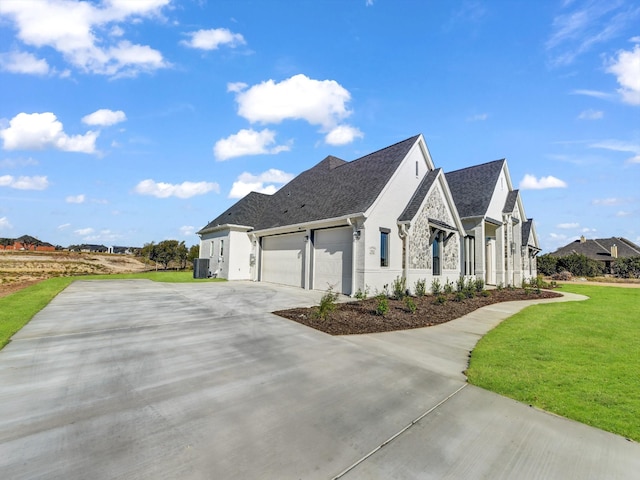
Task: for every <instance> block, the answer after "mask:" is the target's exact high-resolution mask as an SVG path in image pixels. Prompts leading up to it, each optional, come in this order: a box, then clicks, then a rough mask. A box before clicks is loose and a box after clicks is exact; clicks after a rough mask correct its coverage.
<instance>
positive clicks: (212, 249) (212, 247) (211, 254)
mask: <svg viewBox="0 0 640 480" xmlns="http://www.w3.org/2000/svg"><path fill="white" fill-rule="evenodd" d="M210 252H211V253H210V254H209V256H210V257H213V255H214V252H215V250H214V243H213V240H211V250H210Z"/></svg>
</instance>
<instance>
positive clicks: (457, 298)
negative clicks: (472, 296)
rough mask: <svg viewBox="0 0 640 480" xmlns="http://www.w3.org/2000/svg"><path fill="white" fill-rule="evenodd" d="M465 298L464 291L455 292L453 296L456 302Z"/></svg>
mask: <svg viewBox="0 0 640 480" xmlns="http://www.w3.org/2000/svg"><path fill="white" fill-rule="evenodd" d="M465 298H466V295H465V294H464V292H456V295H455V297H453V299H454V300H455V301H456V302H461V301H463V300H464V299H465Z"/></svg>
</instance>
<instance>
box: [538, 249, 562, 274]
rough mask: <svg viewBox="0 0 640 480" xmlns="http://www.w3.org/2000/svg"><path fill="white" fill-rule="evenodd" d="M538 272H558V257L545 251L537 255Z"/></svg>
mask: <svg viewBox="0 0 640 480" xmlns="http://www.w3.org/2000/svg"><path fill="white" fill-rule="evenodd" d="M537 266H538V273H541V274H542V275H547V276H551V275H553V274H554V273H556V272H557V270H556V267H557V266H558V258H557V257H553V256H551V255H549V254H548V253H545V254H544V255H540V256H539V257H537Z"/></svg>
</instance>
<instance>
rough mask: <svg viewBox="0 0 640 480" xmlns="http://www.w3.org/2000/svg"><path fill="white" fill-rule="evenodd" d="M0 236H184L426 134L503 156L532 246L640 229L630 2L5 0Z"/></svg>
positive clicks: (436, 148) (435, 144)
mask: <svg viewBox="0 0 640 480" xmlns="http://www.w3.org/2000/svg"><path fill="white" fill-rule="evenodd" d="M0 85H1V87H2V88H0V146H1V150H0V236H2V237H17V236H20V235H23V234H30V235H34V236H36V237H38V238H40V239H41V240H44V241H48V242H51V243H53V244H58V245H63V246H67V245H70V244H79V243H102V244H105V245H130V246H142V245H143V244H144V243H146V242H150V241H156V242H157V241H160V240H163V239H178V240H185V242H186V243H187V245H192V244H196V243H198V237H197V235H196V234H195V232H196V231H197V230H198V229H199V228H201V227H203V226H204V225H205V224H207V222H208V221H209V220H211V219H212V218H214V217H215V216H217V215H218V214H219V213H221V212H222V211H223V210H225V209H226V208H227V207H228V206H230V205H231V204H232V203H233V202H235V201H236V200H237V198H240V197H242V196H243V195H245V194H246V193H248V192H249V191H251V190H256V191H263V192H273V191H275V190H276V189H277V188H280V187H281V186H282V185H283V184H284V183H286V182H287V181H288V180H289V179H291V178H292V177H293V176H295V175H297V174H298V173H300V172H301V171H303V170H305V169H308V168H310V167H311V166H313V165H314V164H316V163H317V162H319V161H320V160H322V159H323V158H324V157H325V156H327V155H330V154H331V155H335V156H337V157H340V158H343V159H345V160H353V159H355V158H358V157H360V156H362V155H364V154H367V153H370V152H372V151H375V150H378V149H380V148H383V147H385V146H388V145H391V144H393V143H395V142H398V141H400V140H404V139H405V138H408V137H410V136H412V135H415V134H417V133H422V134H423V135H424V137H425V139H426V141H427V144H428V146H429V149H430V151H431V155H432V157H433V160H434V162H435V164H436V166H438V167H442V168H444V170H445V171H451V170H456V169H459V168H463V167H466V166H470V165H475V164H479V163H484V162H488V161H492V160H496V159H500V158H506V159H507V161H508V165H509V170H510V173H511V177H512V180H513V183H514V187H515V188H520V189H521V192H522V197H523V200H524V206H525V210H526V214H527V216H529V217H533V218H534V219H535V221H536V224H537V231H538V235H539V238H540V242H541V246H542V248H543V250H544V251H551V250H554V249H555V248H557V247H559V246H561V245H564V244H566V243H568V242H569V241H570V240H572V239H575V238H577V237H579V236H580V235H583V234H584V235H585V236H586V237H587V238H601V237H610V236H624V237H626V238H629V239H630V240H632V241H635V242H640V226H639V225H638V218H639V217H640V190H639V188H638V181H639V180H640V1H625V0H608V1H607V2H603V1H599V0H592V1H585V0H564V1H562V0H558V1H538V2H531V1H503V0H493V1H453V0H452V1H447V2H440V1H417V0H416V1H402V0H393V1H391V0H339V1H338V0H335V1H331V0H327V1H321V0H316V1H306V0H301V1H295V2H294V1H288V0H280V1H266V0H265V1H243V0H234V1H231V0H225V1H214V0H209V1H206V0H199V1H198V0H182V1H178V0H103V1H76V0H73V1H72V0H2V2H0Z"/></svg>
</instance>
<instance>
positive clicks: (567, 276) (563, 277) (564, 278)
mask: <svg viewBox="0 0 640 480" xmlns="http://www.w3.org/2000/svg"><path fill="white" fill-rule="evenodd" d="M551 278H552V279H553V280H559V281H561V282H568V281H570V280H571V279H572V278H573V275H571V272H568V271H566V270H563V271H562V272H558V273H554V274H553V275H552V276H551Z"/></svg>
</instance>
